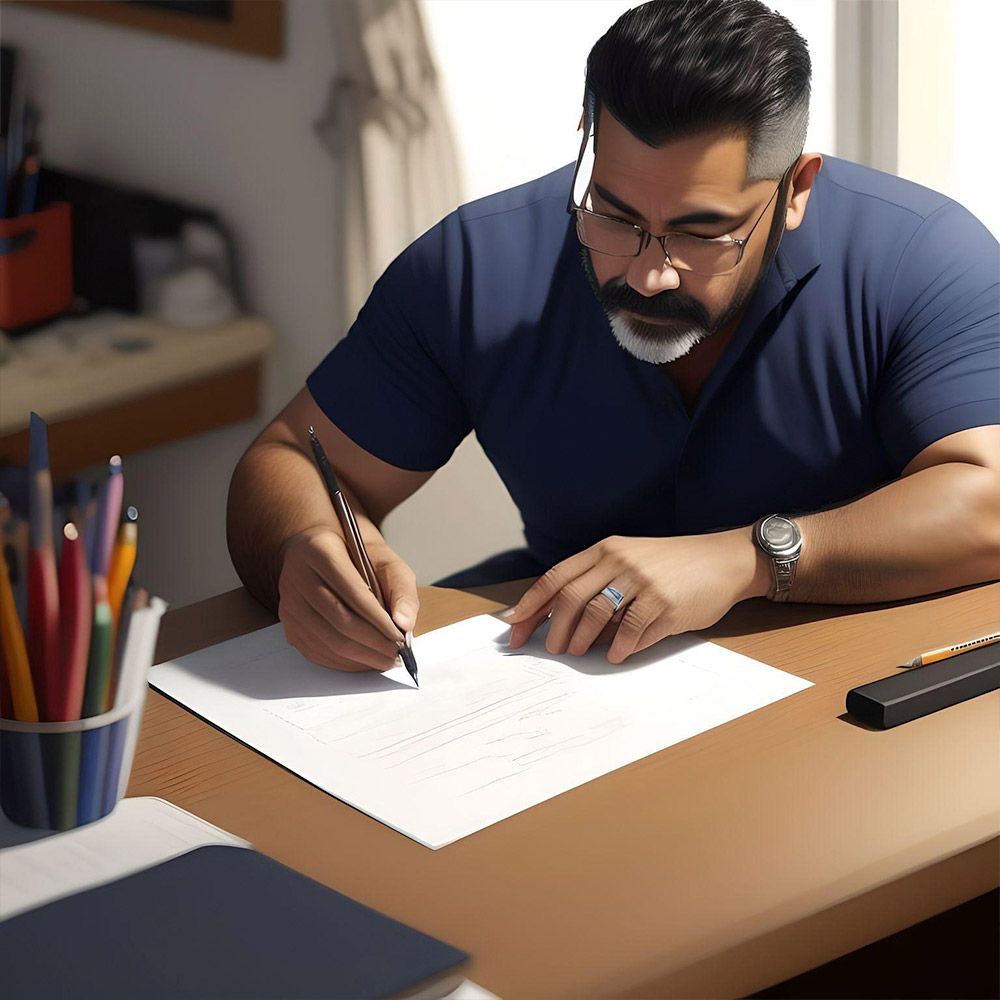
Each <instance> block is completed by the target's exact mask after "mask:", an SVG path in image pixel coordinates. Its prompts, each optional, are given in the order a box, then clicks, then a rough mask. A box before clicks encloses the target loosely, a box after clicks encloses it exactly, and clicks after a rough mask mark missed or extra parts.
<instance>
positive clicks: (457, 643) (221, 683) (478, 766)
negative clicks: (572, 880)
mask: <svg viewBox="0 0 1000 1000" xmlns="http://www.w3.org/2000/svg"><path fill="white" fill-rule="evenodd" d="M508 634H509V626H508V625H505V624H504V623H503V622H501V621H499V620H498V619H496V618H493V617H492V616H490V615H479V616H477V617H475V618H468V619H466V620H465V621H462V622H458V623H456V624H454V625H449V626H447V627H446V628H442V629H438V630H436V631H434V632H429V633H427V634H425V635H421V636H418V637H417V638H415V639H414V640H413V649H414V653H415V654H416V657H417V661H418V662H419V664H420V688H419V690H418V689H417V688H415V687H414V686H413V682H412V681H411V680H410V678H409V677H408V676H407V674H406V671H405V670H404V669H403V668H402V667H397V668H394V669H393V670H391V671H389V672H388V673H385V674H380V673H375V672H369V673H343V672H338V671H335V670H327V669H324V668H323V667H318V666H316V665H315V664H312V663H310V662H309V661H308V660H306V659H305V658H304V657H303V656H301V655H300V654H299V653H298V652H297V651H296V650H295V649H293V648H292V647H291V646H289V645H288V643H287V642H286V641H285V637H284V630H283V626H281V625H280V624H279V625H274V626H271V627H270V628H266V629H262V630H261V631H259V632H252V633H250V634H249V635H245V636H241V637H240V638H238V639H233V640H231V641H229V642H224V643H220V644H219V645H217V646H210V647H209V648H207V649H203V650H200V651H199V652H197V653H192V654H190V655H189V656H184V657H181V658H180V659H178V660H174V661H172V662H169V663H163V664H160V665H159V666H156V667H154V668H153V669H152V671H151V672H150V677H149V680H150V684H152V686H153V687H154V688H156V689H158V690H159V691H162V692H163V693H164V694H166V695H168V696H169V697H170V698H173V699H174V700H176V701H178V702H180V703H181V704H183V705H186V706H188V707H189V708H190V709H191V710H192V711H194V712H196V713H197V714H198V715H200V716H202V717H203V718H205V719H207V720H208V721H209V722H212V723H214V724H215V725H217V726H219V727H220V728H221V729H224V730H225V731H226V732H228V733H231V734H232V735H233V736H235V737H236V738H237V739H240V740H242V741H243V742H244V743H247V744H249V745H250V746H252V747H254V748H255V749H257V750H258V751H260V752H261V753H262V754H265V755H266V756H268V757H270V758H271V759H272V760H275V761H277V762H278V763H279V764H282V765H283V766H284V767H287V768H289V769H290V770H292V771H295V772H296V773H297V774H300V775H301V776H302V777H303V778H305V779H306V780H307V781H310V782H312V783H313V784H314V785H317V786H318V787H320V788H322V789H323V790H325V791H327V792H329V793H330V794H331V795H335V796H336V797H337V798H339V799H342V800H343V801H344V802H348V803H350V804H351V805H352V806H355V807H356V808H358V809H360V810H361V811H362V812H365V813H367V814H368V815H369V816H371V817H373V818H374V819H377V820H379V821H381V822H382V823H385V824H386V825H387V826H390V827H392V828H393V829H395V830H398V831H399V832H400V833H403V834H405V835H406V836H408V837H412V838H413V839H414V840H417V841H419V842H420V843H421V844H424V845H426V846H427V847H431V848H438V847H443V846H445V845H446V844H450V843H452V842H453V841H455V840H458V839H460V838H461V837H466V836H468V835H469V834H470V833H475V832H476V831H477V830H481V829H483V828H484V827H487V826H490V825H491V824H493V823H496V822H498V821H500V820H502V819H505V818H507V817H508V816H512V815H514V814H515V813H518V812H521V811H522V810H523V809H528V808H529V807H531V806H534V805H537V804H538V803H539V802H544V801H545V800H546V799H550V798H552V797H553V796H555V795H559V794H560V793H561V792H565V791H567V790H568V789H570V788H575V787H576V786H577V785H582V784H584V783H585V782H587V781H590V780H592V779H594V778H597V777H600V776H601V775H603V774H607V773H608V772H609V771H613V770H615V769H616V768H619V767H622V766H623V765H625V764H629V763H631V762H632V761H635V760H639V759H640V758H642V757H646V756H648V755H649V754H652V753H656V752H657V751H659V750H663V749H665V748H666V747H669V746H673V745H674V744H675V743H680V742H681V741H682V740H686V739H689V738H690V737H692V736H695V735H697V734H698V733H702V732H705V731H706V730H708V729H711V728H713V727H714V726H719V725H722V724H723V723H725V722H729V721H730V720H732V719H735V718H737V717H739V716H741V715H745V714H746V713H748V712H752V711H754V710H755V709H757V708H762V707H763V706H764V705H769V704H771V703H772V702H775V701H778V700H779V699H781V698H785V697H787V696H788V695H791V694H794V693H796V692H798V691H802V690H804V689H805V688H808V687H811V686H812V684H811V682H809V681H806V680H802V679H801V678H799V677H795V676H793V675H792V674H788V673H785V672H784V671H782V670H777V669H775V668H774V667H769V666H767V665H765V664H763V663H758V662H757V661H756V660H752V659H750V658H749V657H746V656H743V655H742V654H740V653H734V652H732V651H730V650H728V649H724V648H723V647H721V646H717V645H714V644H713V643H709V642H705V641H703V640H701V639H696V638H694V637H693V636H684V635H681V636H674V637H671V638H669V639H665V640H663V641H661V642H659V643H657V644H656V645H655V646H654V647H651V648H649V649H647V650H644V651H643V652H641V653H638V654H634V655H633V656H630V657H629V658H628V659H627V660H626V661H625V662H624V663H622V664H618V665H612V664H610V663H608V662H607V659H606V653H607V647H606V646H602V647H598V648H595V649H592V650H591V651H590V652H589V653H587V654H586V655H584V656H573V655H569V654H567V655H565V656H553V655H551V654H550V653H548V652H547V651H546V649H545V634H546V629H545V628H544V627H543V628H542V629H539V631H538V632H536V633H535V635H534V636H532V638H531V639H530V640H529V641H528V643H526V644H525V645H524V646H522V647H520V648H518V649H508V647H507V635H508Z"/></svg>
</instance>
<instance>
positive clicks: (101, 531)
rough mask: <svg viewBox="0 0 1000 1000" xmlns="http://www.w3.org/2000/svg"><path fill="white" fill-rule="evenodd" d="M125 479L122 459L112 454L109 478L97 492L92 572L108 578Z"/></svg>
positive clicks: (91, 562) (109, 464)
mask: <svg viewBox="0 0 1000 1000" xmlns="http://www.w3.org/2000/svg"><path fill="white" fill-rule="evenodd" d="M124 489H125V481H124V479H123V477H122V460H121V458H120V457H119V456H118V455H112V456H111V461H110V462H109V463H108V478H107V479H105V480H104V482H103V483H101V486H100V489H99V490H98V493H97V518H96V523H95V525H94V535H95V537H94V553H93V557H92V558H91V561H90V572H91V573H94V574H95V575H98V576H103V577H104V578H105V579H107V576H108V570H109V568H110V566H111V550H112V548H113V546H114V544H115V533H116V531H117V528H118V521H119V520H120V519H121V515H122V495H123V493H124Z"/></svg>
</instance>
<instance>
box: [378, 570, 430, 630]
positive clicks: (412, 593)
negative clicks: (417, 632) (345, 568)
mask: <svg viewBox="0 0 1000 1000" xmlns="http://www.w3.org/2000/svg"><path fill="white" fill-rule="evenodd" d="M377 572H378V574H379V577H380V578H381V583H382V590H383V593H384V595H385V603H386V606H387V607H388V608H389V614H390V616H391V617H392V620H393V621H394V622H395V623H396V625H398V626H399V628H400V629H401V630H402V631H403V632H409V631H410V630H411V629H412V628H413V626H414V625H416V623H417V612H418V611H419V610H420V600H419V598H418V597H417V578H416V575H415V574H414V572H413V570H412V569H410V567H409V566H407V565H406V563H405V562H403V560H402V559H400V558H399V557H398V556H396V557H394V558H391V559H388V560H387V561H386V562H384V563H382V565H381V566H379V568H378V570H377Z"/></svg>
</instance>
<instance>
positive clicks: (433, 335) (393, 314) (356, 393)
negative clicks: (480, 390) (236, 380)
mask: <svg viewBox="0 0 1000 1000" xmlns="http://www.w3.org/2000/svg"><path fill="white" fill-rule="evenodd" d="M441 226H442V224H439V226H438V227H435V229H432V230H430V232H428V233H426V234H425V235H424V236H423V237H421V238H420V240H418V241H417V242H416V243H414V244H412V245H411V246H410V247H409V248H407V249H406V250H404V251H403V253H402V254H400V256H399V257H397V258H396V260H394V261H393V262H392V264H390V265H389V267H388V268H387V269H386V271H385V273H384V274H383V275H382V277H380V278H379V280H378V281H377V282H376V283H375V287H374V288H373V289H372V292H371V294H370V295H369V296H368V300H367V301H366V302H365V304H364V306H363V307H362V308H361V311H360V312H359V313H358V318H357V319H356V320H355V322H354V324H353V325H352V326H351V329H350V330H349V331H348V333H347V336H346V337H345V338H344V339H343V340H342V341H340V343H338V344H337V345H336V346H335V347H334V348H333V350H331V351H330V353H329V354H328V355H327V356H326V357H325V358H324V359H323V360H322V361H321V362H320V364H319V365H318V366H317V367H316V368H315V370H314V371H313V372H312V373H311V374H310V375H309V377H308V378H307V379H306V385H307V387H308V389H309V392H310V394H311V395H312V397H313V399H314V400H315V401H316V404H317V406H319V408H320V409H321V410H322V411H323V412H324V413H325V414H326V415H327V416H328V417H329V418H330V420H331V421H332V422H333V423H334V424H336V426H337V427H338V428H339V429H340V430H341V431H343V432H344V433H345V434H346V435H347V436H348V437H349V438H351V440H352V441H354V442H355V443H356V444H358V445H360V446H361V447H362V448H364V449H365V451H367V452H369V453H370V454H372V455H374V456H375V457H376V458H380V459H382V461H384V462H388V463H389V464H390V465H395V466H397V467H398V468H401V469H410V470H413V471H428V470H431V469H439V468H440V467H441V466H442V465H444V464H445V463H446V462H447V461H448V459H449V458H450V457H451V455H452V453H453V452H454V450H455V448H457V447H458V445H459V444H460V443H461V442H462V440H463V439H464V438H465V437H466V435H467V434H468V433H469V432H470V431H471V430H472V427H471V424H470V421H469V417H468V414H467V411H466V407H465V405H464V403H463V400H462V396H461V391H460V390H461V386H460V385H458V384H457V383H458V378H459V375H458V368H457V365H456V363H455V351H454V343H453V342H454V337H455V331H453V330H452V329H451V326H452V325H453V321H452V318H451V316H452V314H451V312H450V310H448V309H447V308H444V307H443V304H444V303H445V302H446V298H447V297H446V294H445V286H446V285H447V283H448V280H449V276H448V275H447V274H446V271H445V262H444V259H443V256H442V255H441V254H440V253H437V252H436V250H437V248H439V246H440V244H441V240H442V234H441V232H440V231H439V230H440V229H441ZM439 305H440V306H441V307H439Z"/></svg>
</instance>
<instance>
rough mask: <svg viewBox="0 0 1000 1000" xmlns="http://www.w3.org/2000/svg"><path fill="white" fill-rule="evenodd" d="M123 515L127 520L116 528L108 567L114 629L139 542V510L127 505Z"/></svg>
mask: <svg viewBox="0 0 1000 1000" xmlns="http://www.w3.org/2000/svg"><path fill="white" fill-rule="evenodd" d="M125 516H126V517H127V518H128V520H127V521H126V522H125V523H124V524H123V525H122V526H121V527H120V528H119V529H118V538H117V539H116V540H115V547H114V549H113V550H112V552H111V563H110V565H109V568H108V603H109V604H110V605H111V617H112V620H113V621H114V624H115V628H116V629H117V628H118V620H119V618H120V617H121V613H122V601H123V600H124V598H125V588H126V587H127V586H128V580H129V577H130V576H131V575H132V567H133V566H135V553H136V548H137V546H138V542H139V528H138V525H137V524H136V521H137V520H138V518H139V512H138V511H137V510H136V509H135V507H129V509H128V511H127V512H126V515H125Z"/></svg>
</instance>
